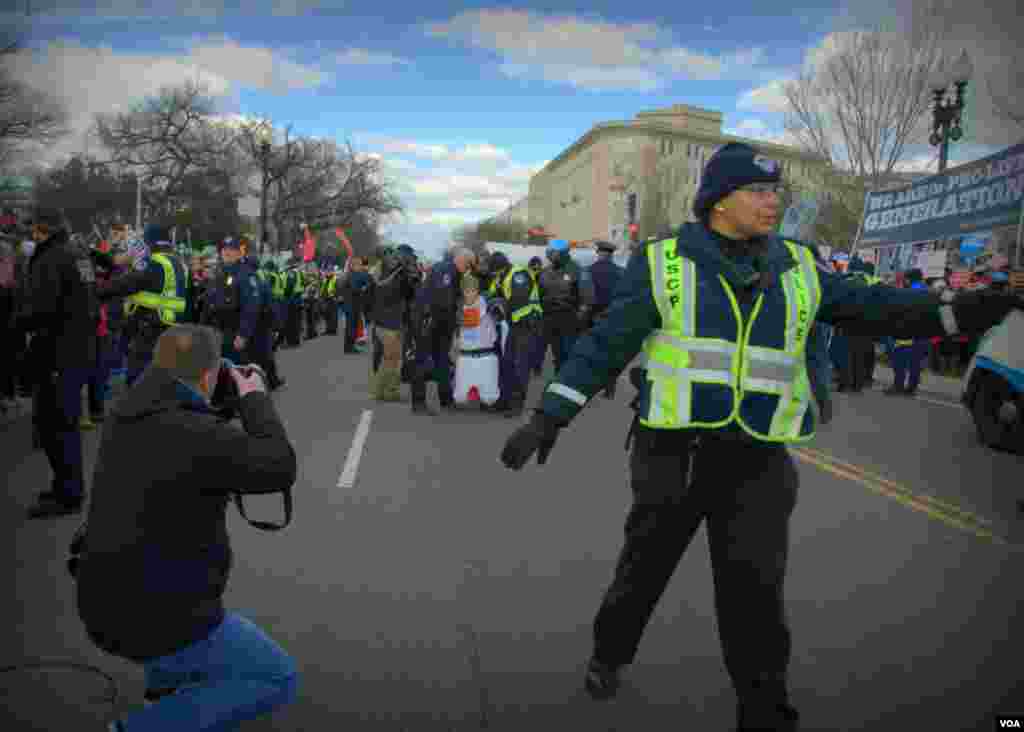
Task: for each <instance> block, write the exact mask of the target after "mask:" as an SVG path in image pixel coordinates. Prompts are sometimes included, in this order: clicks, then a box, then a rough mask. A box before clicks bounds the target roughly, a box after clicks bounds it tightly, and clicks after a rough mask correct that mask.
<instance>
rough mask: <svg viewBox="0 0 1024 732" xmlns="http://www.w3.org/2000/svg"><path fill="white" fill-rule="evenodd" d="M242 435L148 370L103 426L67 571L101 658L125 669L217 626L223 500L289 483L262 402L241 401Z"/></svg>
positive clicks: (285, 453)
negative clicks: (78, 554) (115, 659)
mask: <svg viewBox="0 0 1024 732" xmlns="http://www.w3.org/2000/svg"><path fill="white" fill-rule="evenodd" d="M239 411H240V414H241V418H242V423H243V425H244V428H245V429H244V430H243V429H241V428H239V427H238V426H236V423H231V422H225V421H223V420H221V419H220V418H218V417H217V416H215V415H214V414H213V413H212V412H211V411H210V409H209V407H208V406H207V404H206V401H205V400H204V399H203V398H202V397H201V396H200V395H199V394H197V393H196V392H194V391H193V390H192V389H191V388H190V387H188V386H186V385H184V384H183V383H182V382H179V381H177V380H175V379H174V378H173V377H172V376H171V374H170V373H169V372H167V371H165V370H163V369H160V368H157V367H153V366H151V367H150V368H148V369H147V370H146V371H145V372H144V374H143V376H142V378H141V379H140V380H139V381H138V382H137V383H136V384H135V385H134V386H133V387H132V388H131V389H130V390H129V391H128V392H126V393H125V394H124V395H123V396H122V397H121V398H120V399H119V400H118V402H117V404H116V406H115V408H114V410H113V412H112V414H111V415H110V416H109V417H108V419H107V421H106V423H105V424H104V428H103V433H102V438H101V443H100V448H99V454H98V456H97V459H96V470H95V475H94V479H93V486H92V501H91V503H90V506H89V515H88V520H87V524H88V529H87V531H86V534H85V542H84V554H83V555H82V558H81V559H80V564H79V568H78V573H77V601H78V612H79V617H80V618H81V619H82V622H83V623H84V624H85V628H86V631H87V632H88V634H89V637H90V638H91V639H92V640H93V642H94V643H96V645H97V646H99V647H100V648H101V649H103V650H105V651H107V652H108V653H112V654H114V655H118V656H121V657H124V658H128V659H131V660H134V661H144V660H146V659H150V658H154V657H159V656H164V655H167V654H171V653H174V652H175V651H178V650H180V649H182V648H184V647H185V646H187V645H189V644H191V643H194V642H196V641H198V640H201V639H202V638H205V637H206V636H207V635H208V634H209V633H210V631H211V630H212V629H213V628H215V627H217V625H219V623H220V622H221V620H222V619H223V617H224V606H223V601H222V596H223V594H224V590H225V587H226V586H227V581H228V574H229V571H230V569H231V563H232V552H231V545H230V542H229V539H228V533H227V527H226V525H225V509H226V507H227V504H228V498H229V495H230V494H231V493H232V492H235V493H271V492H276V491H282V490H285V489H286V488H290V487H291V486H292V484H293V483H294V482H295V476H296V458H295V451H294V450H293V449H292V446H291V443H290V442H289V441H288V437H287V436H286V434H285V431H284V427H283V426H282V424H281V420H280V418H279V417H278V415H277V412H276V410H275V409H274V405H273V402H271V400H270V397H269V396H268V395H267V394H264V393H253V394H248V395H246V396H245V397H244V398H243V399H242V400H241V402H240V406H239Z"/></svg>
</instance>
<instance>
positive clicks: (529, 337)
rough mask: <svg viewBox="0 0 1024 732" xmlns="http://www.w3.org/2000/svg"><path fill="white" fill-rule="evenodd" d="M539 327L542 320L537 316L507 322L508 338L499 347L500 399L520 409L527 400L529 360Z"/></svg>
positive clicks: (539, 330)
mask: <svg viewBox="0 0 1024 732" xmlns="http://www.w3.org/2000/svg"><path fill="white" fill-rule="evenodd" d="M541 327H542V326H541V320H540V318H537V317H530V318H527V319H525V320H522V321H520V322H518V323H512V322H510V323H509V327H508V337H507V338H506V339H505V347H504V348H503V349H501V358H500V360H499V364H498V365H499V383H500V386H501V400H502V401H503V402H505V403H506V404H508V405H509V406H510V407H514V408H519V407H522V406H523V404H524V403H525V402H526V396H527V394H528V393H529V389H530V366H531V363H530V360H531V358H532V357H533V349H534V348H535V342H536V339H537V338H538V337H539V336H540V332H541Z"/></svg>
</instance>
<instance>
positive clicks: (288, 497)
mask: <svg viewBox="0 0 1024 732" xmlns="http://www.w3.org/2000/svg"><path fill="white" fill-rule="evenodd" d="M233 497H234V499H235V505H236V506H238V513H240V514H242V518H244V519H245V520H246V523H248V524H249V525H250V526H252V527H253V528H256V529H261V530H263V531H280V530H281V529H283V528H285V527H286V526H288V524H290V523H291V522H292V489H291V486H288V487H287V488H285V489H284V490H283V491H281V497H282V499H283V500H284V522H283V523H280V524H276V523H270V522H269V521H253V520H252V519H251V518H249V516H248V515H247V514H246V513H245V506H244V505H243V504H242V494H241V493H235V494H233Z"/></svg>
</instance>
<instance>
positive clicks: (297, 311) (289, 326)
mask: <svg viewBox="0 0 1024 732" xmlns="http://www.w3.org/2000/svg"><path fill="white" fill-rule="evenodd" d="M286 274H287V279H286V282H285V287H284V292H285V311H286V313H287V317H286V319H285V329H284V330H285V335H286V337H287V343H288V345H289V346H291V347H292V348H298V346H299V345H300V344H301V343H302V293H303V291H304V290H305V288H306V283H305V281H304V279H303V276H302V270H301V269H299V266H298V263H296V262H292V266H291V267H290V268H289V269H288V270H287V271H286Z"/></svg>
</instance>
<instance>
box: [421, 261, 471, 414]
mask: <svg viewBox="0 0 1024 732" xmlns="http://www.w3.org/2000/svg"><path fill="white" fill-rule="evenodd" d="M475 263H476V257H475V256H474V254H473V252H472V251H470V250H469V249H466V248H463V247H459V248H456V249H455V250H454V251H453V252H452V254H451V255H450V256H448V257H446V258H445V259H444V261H442V262H440V263H439V264H436V265H434V266H433V267H431V269H430V273H429V274H428V275H427V278H426V280H424V282H423V283H422V284H421V285H420V287H419V288H418V290H417V292H416V301H415V305H414V309H415V314H414V316H413V328H414V329H415V330H416V368H415V369H414V373H413V380H412V413H413V414H418V415H433V414H435V412H433V411H432V410H431V409H430V408H429V407H428V406H427V378H428V376H433V378H434V380H435V381H436V382H437V396H438V401H439V402H440V404H441V408H442V409H451V408H453V407H454V406H455V395H454V393H453V391H452V369H451V362H450V361H449V355H448V354H449V352H450V351H451V349H452V337H453V336H454V335H455V329H456V327H457V323H456V320H457V314H458V309H459V306H460V305H459V303H460V299H461V296H462V275H463V273H465V272H467V271H469V270H470V268H472V267H473V266H474V264H475Z"/></svg>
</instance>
